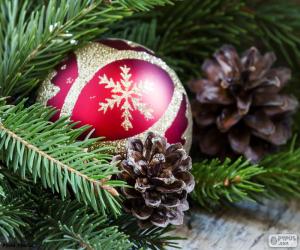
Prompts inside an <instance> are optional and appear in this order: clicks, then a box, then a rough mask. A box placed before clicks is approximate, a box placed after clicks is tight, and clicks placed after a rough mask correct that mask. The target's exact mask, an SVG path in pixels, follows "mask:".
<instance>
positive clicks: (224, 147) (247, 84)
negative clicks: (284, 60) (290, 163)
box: [190, 45, 298, 162]
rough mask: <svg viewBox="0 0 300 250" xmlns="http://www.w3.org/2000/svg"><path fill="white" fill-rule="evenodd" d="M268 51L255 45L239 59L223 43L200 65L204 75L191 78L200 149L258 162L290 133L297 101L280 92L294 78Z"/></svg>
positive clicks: (206, 152) (235, 53) (204, 151)
mask: <svg viewBox="0 0 300 250" xmlns="http://www.w3.org/2000/svg"><path fill="white" fill-rule="evenodd" d="M275 60H276V57H275V54H274V53H272V52H270V53H266V54H265V55H261V54H260V53H259V51H258V50H257V49H256V48H254V47H252V48H250V49H249V50H247V51H246V52H245V53H244V54H243V55H242V56H241V58H240V57H239V55H238V54H237V52H236V50H235V48H234V47H232V46H229V45H225V46H223V47H222V48H221V49H220V50H219V51H217V52H216V53H215V54H214V58H213V59H212V60H206V61H205V62H204V64H203V66H202V69H203V71H204V73H205V77H206V78H204V79H200V80H196V81H193V82H191V84H190V87H191V90H192V91H193V92H194V93H195V94H196V100H195V101H194V103H193V104H192V109H193V116H194V118H195V121H196V124H197V129H196V131H197V135H198V138H199V142H198V143H199V145H200V149H201V151H202V152H203V153H205V154H208V155H212V156H221V157H222V156H233V155H241V154H242V155H244V156H245V157H246V158H248V159H250V160H252V161H253V162H257V161H258V160H260V159H261V158H262V157H263V156H264V155H266V154H267V153H268V152H270V151H273V150H274V149H276V148H277V147H278V146H279V145H283V144H285V143H286V142H287V140H288V139H289V138H290V136H291V122H290V120H291V119H290V118H291V113H293V111H295V109H296V107H297V106H298V101H297V100H296V99H295V98H294V97H292V96H290V95H287V94H284V93H282V88H283V87H284V86H285V85H286V84H287V82H288V80H289V79H290V77H291V72H290V70H289V69H287V68H282V67H281V68H271V66H272V64H273V63H274V61H275Z"/></svg>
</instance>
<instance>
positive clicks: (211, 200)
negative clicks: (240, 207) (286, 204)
mask: <svg viewBox="0 0 300 250" xmlns="http://www.w3.org/2000/svg"><path fill="white" fill-rule="evenodd" d="M295 141H296V138H294V140H293V142H292V145H291V149H290V150H288V151H282V152H279V153H275V154H271V155H269V156H267V157H266V158H265V159H263V160H262V161H261V162H260V164H259V166H258V165H253V164H251V163H249V162H248V161H246V160H243V159H238V160H236V161H233V160H229V159H226V160H225V161H224V162H221V161H219V160H216V159H214V160H210V161H208V160H207V161H204V162H199V163H194V165H193V169H192V172H193V174H194V177H195V181H196V187H195V190H194V192H193V193H192V198H193V199H194V200H195V201H196V202H198V203H199V204H200V205H201V206H203V207H207V208H209V207H213V206H215V205H220V204H221V203H223V202H224V201H227V202H230V203H234V202H238V201H242V200H251V201H258V200H260V199H261V198H263V197H266V198H280V199H283V200H284V199H290V198H299V197H300V185H299V184H300V168H299V161H300V148H295Z"/></svg>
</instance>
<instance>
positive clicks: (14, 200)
mask: <svg viewBox="0 0 300 250" xmlns="http://www.w3.org/2000/svg"><path fill="white" fill-rule="evenodd" d="M1 172H2V169H1ZM0 175H1V179H0V185H1V195H0V237H1V239H2V240H5V241H6V242H11V241H12V240H13V241H18V242H20V241H21V240H22V239H23V238H24V233H25V232H26V231H28V229H29V221H30V219H31V220H32V219H33V218H34V216H33V214H32V211H31V210H30V209H31V205H32V203H31V202H30V200H28V197H27V196H26V195H24V193H23V192H22V188H12V187H11V186H10V185H9V183H8V179H7V176H4V175H3V174H2V173H1V174H0Z"/></svg>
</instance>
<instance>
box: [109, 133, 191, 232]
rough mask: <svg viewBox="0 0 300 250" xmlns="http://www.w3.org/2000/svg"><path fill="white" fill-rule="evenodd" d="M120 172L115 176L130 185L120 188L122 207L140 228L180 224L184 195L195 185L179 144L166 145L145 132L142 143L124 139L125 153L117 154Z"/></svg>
mask: <svg viewBox="0 0 300 250" xmlns="http://www.w3.org/2000/svg"><path fill="white" fill-rule="evenodd" d="M116 161H117V162H118V167H119V169H120V170H121V172H120V173H119V174H118V179H121V180H124V181H126V182H127V183H128V184H129V185H130V186H132V187H130V188H128V187H125V188H122V190H121V191H122V194H123V195H124V196H125V198H126V200H125V202H124V207H125V210H126V211H127V212H129V213H131V214H132V215H134V216H135V217H137V218H138V219H139V225H140V226H141V227H147V226H150V225H152V224H153V225H156V226H159V227H165V226H167V225H168V224H173V225H180V224H182V223H183V216H184V214H183V212H184V211H186V210H188V208H189V205H188V202H187V194H188V193H190V192H191V191H192V190H193V189H194V186H195V182H194V178H193V176H192V174H191V173H190V172H189V170H190V169H191V167H192V163H191V158H190V157H189V156H188V155H187V154H186V152H185V150H184V149H183V147H182V145H181V144H180V143H178V144H172V145H170V144H168V143H167V142H166V139H165V138H164V137H162V136H159V135H157V134H154V133H151V132H150V133H148V134H147V136H146V140H145V143H143V142H142V141H141V140H140V139H131V140H129V141H128V145H127V152H126V153H125V155H123V156H121V155H117V156H115V157H114V159H113V162H116Z"/></svg>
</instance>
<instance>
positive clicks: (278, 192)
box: [255, 138, 300, 199]
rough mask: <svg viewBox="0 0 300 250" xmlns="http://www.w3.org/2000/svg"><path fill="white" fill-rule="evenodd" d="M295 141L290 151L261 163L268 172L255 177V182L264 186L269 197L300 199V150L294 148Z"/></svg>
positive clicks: (272, 156)
mask: <svg viewBox="0 0 300 250" xmlns="http://www.w3.org/2000/svg"><path fill="white" fill-rule="evenodd" d="M295 139H296V138H295ZM295 139H294V142H293V143H292V145H291V149H290V150H288V151H282V152H279V153H277V154H274V155H270V156H268V157H266V158H265V159H264V160H263V161H262V162H261V165H262V166H263V167H264V169H265V170H266V171H265V173H262V174H260V175H257V176H255V181H256V182H258V183H261V184H263V185H264V187H265V194H266V196H268V197H275V198H281V199H291V198H300V185H299V184H300V168H299V163H300V148H295V147H294V143H295Z"/></svg>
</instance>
